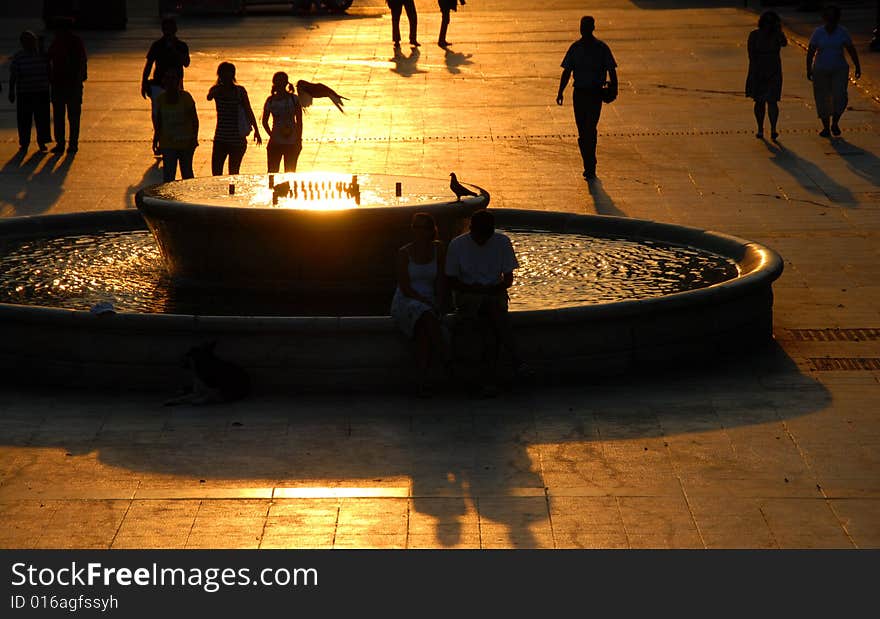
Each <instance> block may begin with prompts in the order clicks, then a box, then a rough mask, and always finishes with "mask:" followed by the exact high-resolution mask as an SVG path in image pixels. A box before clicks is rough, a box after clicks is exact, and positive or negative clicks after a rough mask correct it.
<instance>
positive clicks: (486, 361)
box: [391, 210, 529, 397]
mask: <svg viewBox="0 0 880 619" xmlns="http://www.w3.org/2000/svg"><path fill="white" fill-rule="evenodd" d="M411 228H412V233H413V240H412V242H411V243H409V244H407V245H405V246H403V247H401V248H400V251H399V252H398V256H397V282H398V285H397V290H396V291H395V293H394V299H393V300H392V302H391V316H392V317H393V318H394V319H395V321H396V322H397V324H398V326H399V327H400V329H401V330H402V331H403V332H404V334H406V335H407V336H408V337H411V338H413V340H414V341H415V345H416V351H415V352H416V364H417V369H418V384H417V393H418V395H419V396H421V397H427V396H429V395H430V392H429V390H428V384H427V383H428V368H429V366H430V361H431V356H432V354H438V356H440V357H442V358H443V360H444V363H445V366H446V371H447V375H449V376H450V377H451V375H452V373H453V372H452V370H453V362H452V354H451V351H450V348H449V345H448V344H447V342H446V339H445V337H444V333H443V323H442V318H443V307H444V305H445V299H446V295H447V290H451V292H452V299H453V303H454V306H455V315H456V318H457V320H458V321H459V322H461V323H465V324H468V325H471V326H473V327H474V329H473V331H474V332H475V334H476V335H477V336H479V337H481V338H482V350H483V376H482V377H481V392H482V394H483V395H486V396H491V395H495V394H496V393H497V387H496V380H497V365H498V357H499V354H500V348H501V346H503V347H504V348H506V349H507V350H508V352H509V353H510V355H511V357H512V360H513V364H514V367H515V368H516V371H517V372H518V373H519V374H524V373H528V372H529V369H528V367H527V366H526V365H525V364H524V363H523V362H522V361H521V360H520V358H519V355H518V354H517V351H516V346H515V342H514V338H513V333H512V331H511V328H510V321H509V317H508V311H507V310H508V308H507V304H508V295H507V290H508V288H510V286H511V285H512V284H513V270H514V269H516V268H517V267H518V266H519V263H518V262H517V260H516V255H515V254H514V251H513V245H512V244H511V242H510V239H509V238H508V237H507V236H506V235H504V234H501V233H500V232H496V231H495V218H494V217H493V216H492V214H491V213H490V212H488V211H486V210H480V211H477V212H476V213H474V214H473V215H472V216H471V222H470V231H469V232H468V233H466V234H462V235H461V236H459V237H456V238H454V239H452V241H450V243H449V247H448V249H446V250H444V247H443V245H442V243H441V242H440V241H439V240H437V226H436V224H435V223H434V218H433V217H431V215H430V214H428V213H416V214H415V215H413V218H412V224H411ZM440 265H442V267H441V266H440ZM469 333H470V331H469Z"/></svg>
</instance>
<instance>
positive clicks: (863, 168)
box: [831, 138, 880, 186]
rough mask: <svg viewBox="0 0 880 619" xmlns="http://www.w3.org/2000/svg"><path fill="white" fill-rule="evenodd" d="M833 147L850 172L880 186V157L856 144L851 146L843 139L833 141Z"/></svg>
mask: <svg viewBox="0 0 880 619" xmlns="http://www.w3.org/2000/svg"><path fill="white" fill-rule="evenodd" d="M831 146H833V147H834V150H836V151H837V154H838V155H840V156H841V157H843V160H844V161H846V164H847V165H848V166H849V169H850V170H852V171H853V172H854V173H855V174H857V175H858V176H861V177H862V178H863V179H865V180H866V181H868V182H869V183H872V184H873V185H875V186H880V157H877V155H875V154H874V153H872V152H870V151H867V150H865V149H864V148H859V147H858V146H856V145H855V144H850V143H849V142H847V141H846V140H845V139H843V138H835V139H833V140H831Z"/></svg>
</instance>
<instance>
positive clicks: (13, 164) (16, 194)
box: [0, 151, 74, 216]
mask: <svg viewBox="0 0 880 619" xmlns="http://www.w3.org/2000/svg"><path fill="white" fill-rule="evenodd" d="M73 159H74V155H73V154H68V155H66V156H61V155H50V154H49V153H46V152H44V151H36V152H35V153H34V154H32V155H31V156H30V157H27V155H26V154H25V153H23V152H21V151H19V152H18V153H16V154H15V155H13V156H12V157H11V158H10V159H9V161H7V162H6V164H4V166H3V169H2V170H0V175H3V178H9V177H10V176H13V177H18V179H20V180H18V179H16V181H8V182H6V183H3V185H2V189H0V205H2V204H8V205H11V206H12V208H13V212H12V213H11V215H13V216H25V215H39V214H41V213H45V212H47V211H49V210H50V209H51V208H52V207H53V206H54V205H55V203H56V202H57V201H58V198H60V197H61V194H62V192H63V190H64V179H65V178H66V177H67V173H68V172H69V171H70V166H71V165H72V164H73ZM41 163H42V164H43V165H42V167H41V166H40V164H41ZM7 175H8V176H7Z"/></svg>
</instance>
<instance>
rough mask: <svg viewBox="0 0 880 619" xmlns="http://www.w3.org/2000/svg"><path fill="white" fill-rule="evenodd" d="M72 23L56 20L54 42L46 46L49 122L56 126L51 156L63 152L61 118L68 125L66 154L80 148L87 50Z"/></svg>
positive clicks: (63, 137) (63, 18) (61, 19)
mask: <svg viewBox="0 0 880 619" xmlns="http://www.w3.org/2000/svg"><path fill="white" fill-rule="evenodd" d="M72 27H73V20H72V19H70V18H67V17H61V18H58V20H57V22H56V24H55V28H56V30H55V39H54V40H53V41H52V45H50V46H49V82H50V84H51V85H52V119H53V122H54V125H55V143H56V146H55V148H53V149H52V152H53V153H56V154H59V153H63V152H64V143H65V141H66V140H65V135H64V133H65V132H64V130H65V125H64V115H65V112H66V113H67V120H68V122H69V123H70V144H69V146H68V147H67V152H68V153H75V152H76V151H77V150H78V148H79V119H80V115H81V114H82V100H83V82H84V81H86V79H88V66H87V64H86V63H87V59H86V48H85V46H84V45H83V42H82V39H80V38H79V37H78V36H76V35H75V34H74V33H73V32H72V31H71V28H72Z"/></svg>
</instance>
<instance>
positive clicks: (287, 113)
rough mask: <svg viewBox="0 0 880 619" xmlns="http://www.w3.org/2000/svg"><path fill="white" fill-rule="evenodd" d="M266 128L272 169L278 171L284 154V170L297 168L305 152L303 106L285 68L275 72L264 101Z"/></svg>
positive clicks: (267, 147)
mask: <svg viewBox="0 0 880 619" xmlns="http://www.w3.org/2000/svg"><path fill="white" fill-rule="evenodd" d="M270 116H271V117H272V126H271V127H270V126H269V117H270ZM263 129H265V130H266V134H267V135H268V136H269V144H267V145H266V159H267V160H268V167H269V173H270V174H272V173H274V172H277V171H278V168H279V167H280V164H281V159H282V158H283V159H284V171H285V172H296V162H297V160H298V159H299V154H300V152H302V106H301V105H300V103H299V98H298V97H297V96H296V95H295V94H294V91H293V86H291V84H290V80H289V78H288V76H287V73H284V72H283V71H279V72H278V73H276V74H275V75H273V76H272V94H271V95H269V98H268V99H266V103H265V105H263Z"/></svg>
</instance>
